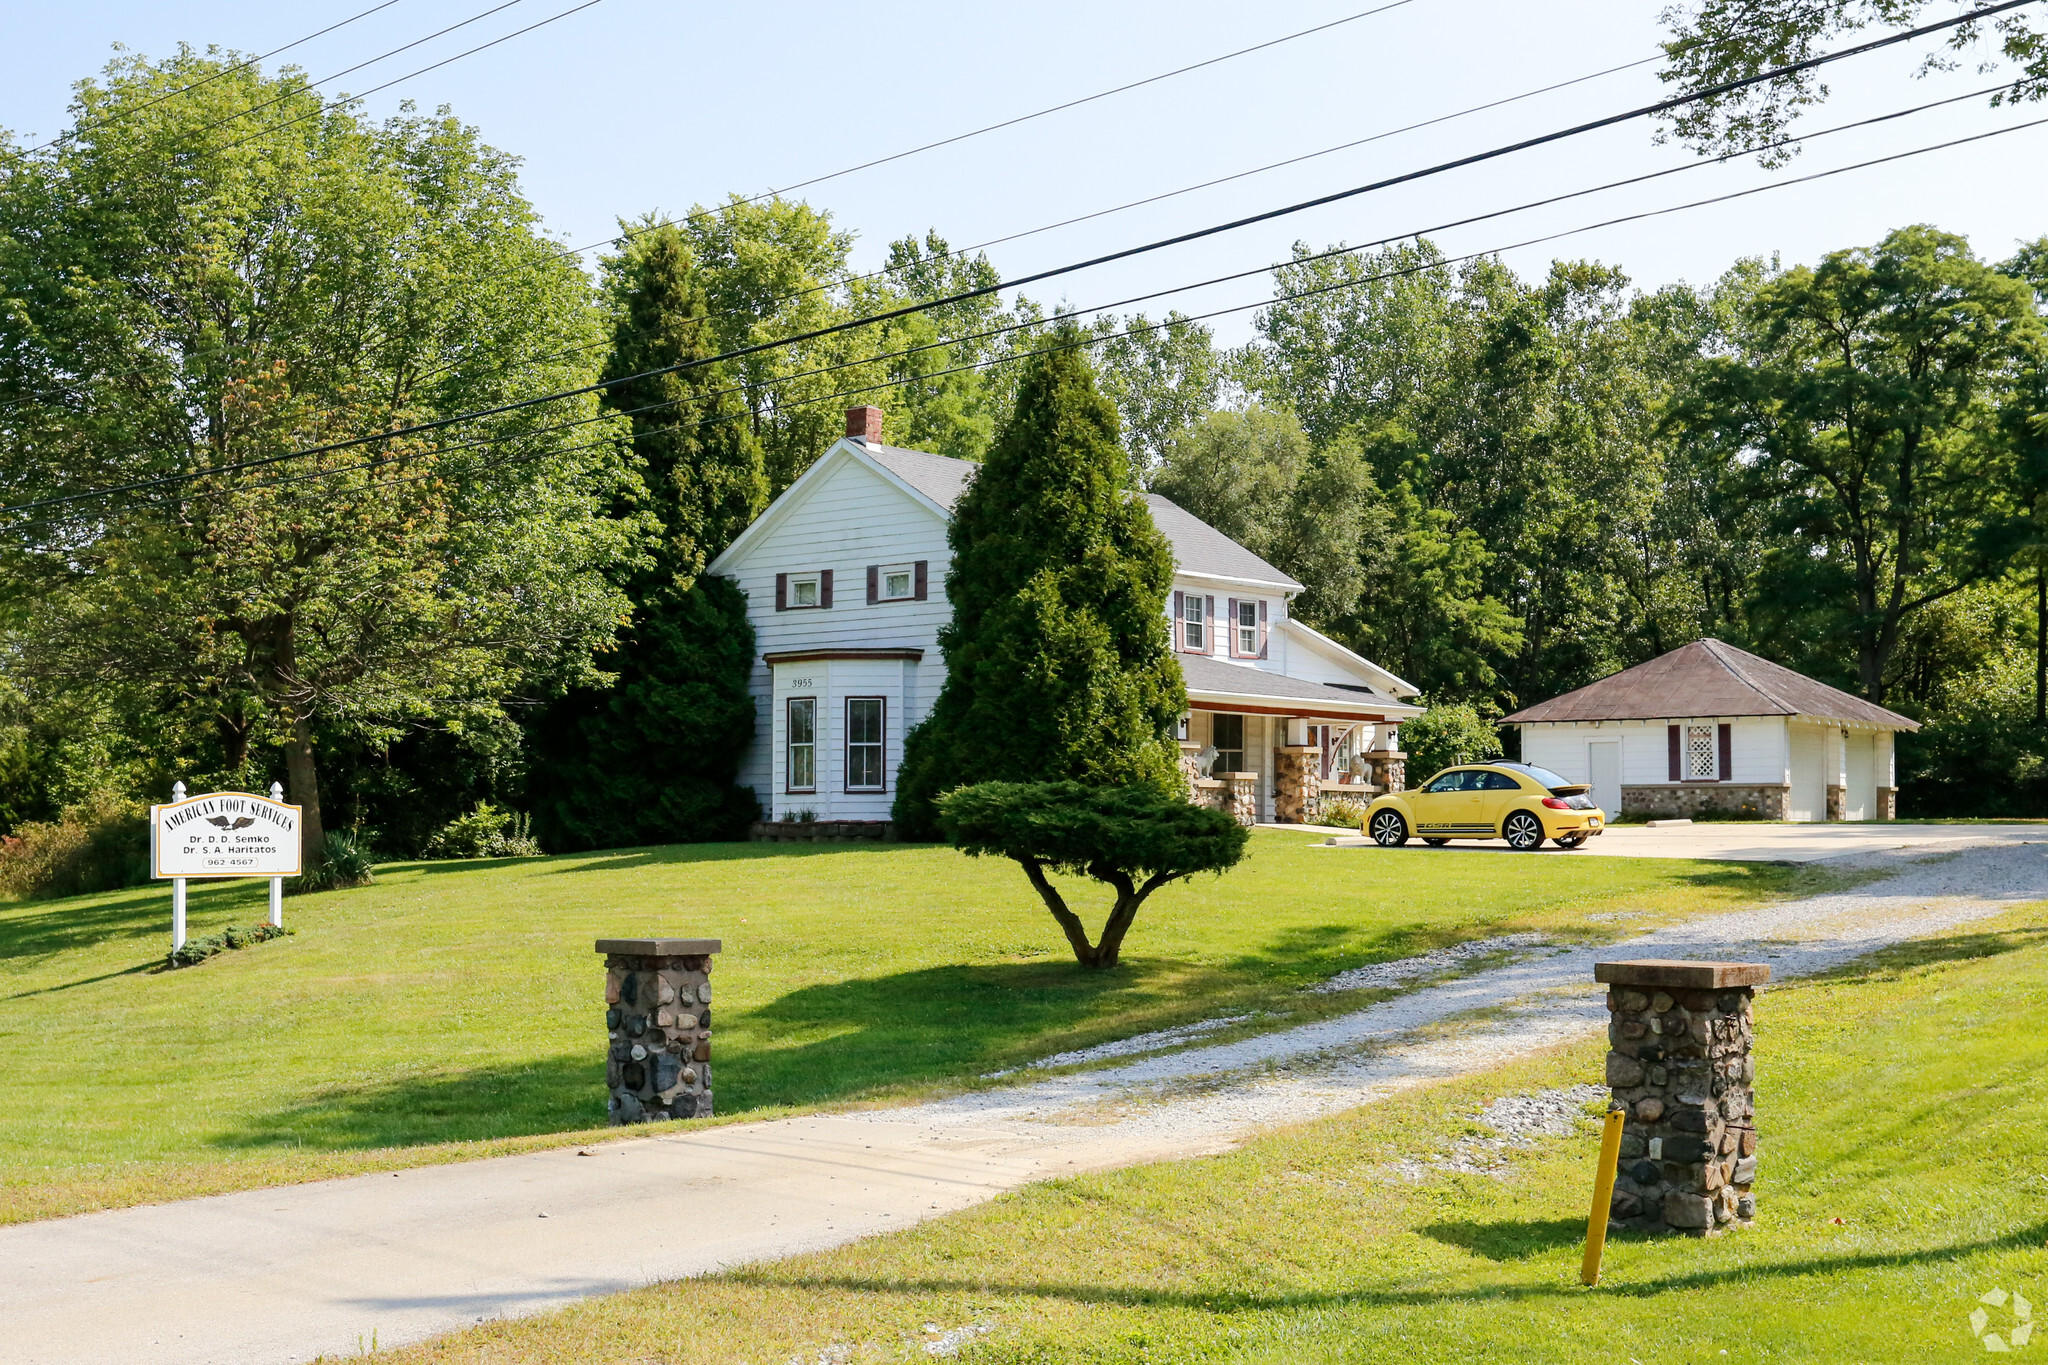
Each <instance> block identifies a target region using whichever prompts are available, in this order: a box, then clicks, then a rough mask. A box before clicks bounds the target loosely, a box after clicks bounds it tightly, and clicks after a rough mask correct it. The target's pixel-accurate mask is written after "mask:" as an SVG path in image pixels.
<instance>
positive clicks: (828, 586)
mask: <svg viewBox="0 0 2048 1365" xmlns="http://www.w3.org/2000/svg"><path fill="white" fill-rule="evenodd" d="M818 605H819V606H821V607H829V606H831V605H832V571H831V570H830V569H827V570H825V571H824V572H823V573H821V574H819V575H818Z"/></svg>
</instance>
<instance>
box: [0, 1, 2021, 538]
mask: <svg viewBox="0 0 2048 1365" xmlns="http://www.w3.org/2000/svg"><path fill="white" fill-rule="evenodd" d="M589 3H591V4H595V3H598V0H589ZM2033 3H2035V0H2002V2H2001V3H1999V4H1995V5H1987V6H1983V7H1981V8H1978V9H1974V10H1971V11H1969V12H1967V13H1965V14H1961V15H1956V16H1954V17H1951V18H1948V19H1943V20H1937V21H1936V22H1933V23H1930V24H1923V25H1921V26H1919V27H1918V28H1913V29H1906V30H1902V31H1900V32H1898V33H1893V34H1889V35H1887V36H1885V37H1882V38H1874V39H1871V40H1870V41H1868V42H1864V43H1859V44H1856V45H1854V46H1852V47H1847V48H1842V49H1839V50H1837V51H1835V52H1829V53H1823V54H1821V55H1820V56H1817V57H1809V58H1806V59H1804V60H1802V61H1798V62H1793V63H1788V64H1787V65H1785V66H1781V67H1774V68H1772V69H1770V70H1768V71H1763V72H1758V73H1756V74H1754V75H1749V76H1743V77H1739V78H1737V79H1735V80H1731V81H1724V82H1722V83H1721V84H1719V85H1714V86H1709V87H1706V88H1704V89H1701V90H1697V91H1693V92H1691V93H1689V94H1684V95H1677V96H1673V97H1671V98H1669V99H1665V100H1659V101H1657V102H1656V103H1653V104H1647V105H1641V106H1639V107H1637V108H1635V109H1630V110H1625V111H1623V112H1621V113H1617V114H1609V115H1607V116H1605V117H1603V118H1598V119H1592V120H1588V121H1586V122H1583V123H1579V124H1575V125H1572V126H1571V127H1568V128H1562V129H1557V130H1554V131H1552V132H1548V133H1542V134H1538V135H1536V136H1534V137H1529V138H1523V139H1521V140H1519V141H1517V142H1512V143H1508V144H1505V145H1503V146H1499V147H1494V148H1491V149H1489V150H1487V151H1483V152H1474V153H1471V154H1469V155H1467V156H1463V157H1458V158H1455V159H1453V160H1451V161H1444V162H1439V163H1437V164H1436V165H1434V166H1428V167H1424V168H1422V169H1419V170H1414V171H1407V172H1404V173H1402V174H1400V175H1395V176H1389V177H1386V178H1384V179H1381V180H1376V181H1371V182H1368V183H1367V184H1364V185H1358V186H1353V187H1352V188H1350V189H1344V190H1337V191H1333V192H1332V193H1329V194H1324V195H1319V196H1316V197H1315V198H1312V199H1305V200H1300V201H1298V202H1296V203H1293V204H1287V205H1283V206H1281V207H1279V208H1274V209H1268V210H1265V211H1263V212H1261V213H1255V214H1248V215H1246V216H1244V217H1240V218H1235V219H1232V220H1230V221H1228V222H1224V223H1217V224H1213V225H1211V226H1209V227H1204V228H1197V229H1194V230H1192V231H1189V232H1184V233H1179V234H1176V235H1174V236H1171V237H1164V238H1160V239H1157V240H1155V241H1152V242H1147V243H1143V244H1140V245H1138V246H1133V247H1125V248H1123V249H1121V250H1118V251H1113V252H1107V253H1104V254H1102V255H1098V256H1094V257H1091V258H1089V259H1087V260H1083V261H1078V262H1075V263H1072V264H1069V265H1063V266H1054V267H1050V268H1048V269H1045V270H1040V271H1036V272H1033V273H1031V274H1027V275H1022V276H1019V277H1017V278H1014V279H1010V280H1002V281H997V282H996V283H993V284H988V285H982V286H979V287H977V288H974V289H968V290H962V291H960V292H958V293H955V294H950V295H946V296H944V297H942V298H937V299H932V300H928V301H925V302H920V303H914V304H906V305H904V306H902V307H900V308H893V309H887V310H884V311H883V312H880V313H874V314H869V315H867V316H864V317H859V318H849V319H846V320H844V321H841V322H837V323H833V324H830V325H828V326H825V327H818V328H813V329H811V330H810V331H807V332H800V333H797V334H795V335H793V336H786V337H781V338H778V339H775V340H771V341H763V342H756V343H753V344H751V345H747V346H740V347H735V348H733V349H730V350H727V351H724V352H720V353H718V354H716V355H710V356H705V357H702V358H701V359H697V360H689V361H683V362H681V363H678V364H675V365H664V366H659V367H657V368H655V369H651V370H644V371H641V372H639V373H637V374H630V375H620V376H618V377H617V378H614V379H606V380H600V381H598V382H597V383H594V384H585V385H580V386H578V387H576V388H573V389H563V390H558V391H556V392H554V393H548V394H539V395H536V396H534V397H531V398H524V399H519V400H517V401H515V402H511V403H503V404H499V405H497V406H494V407H490V408H483V409H478V410H476V411H473V412H467V413H456V414H453V415H450V416H447V417H440V418H435V419H432V420H430V421H426V422H417V423H411V424H408V425H406V426H402V427H396V428H393V429H391V430H389V431H382V432H373V433H370V434H368V435H364V436H357V437H351V438H348V439H346V440H342V441H334V442H328V443H326V444H323V445H318V446H312V447H308V448H306V449H304V450H298V451H292V452H289V453H287V454H284V455H278V456H273V457H269V458H268V460H267V461H266V462H272V463H274V462H278V461H282V460H287V459H301V458H306V457H309V456H313V455H321V454H326V453H328V452H330V451H334V450H344V449H348V448H351V447H354V446H360V445H366V444H369V443H371V442H373V441H382V440H390V439H392V438H394V437H398V436H407V435H413V434H415V433H418V432H423V431H437V430H441V429H443V428H445V427H449V426H453V425H456V424H458V423H461V422H467V421H475V420H478V419H480V418H484V417H495V416H500V415H503V414H505V413H508V412H516V411H519V410H521V409H524V408H529V407H534V406H537V405H539V404H542V403H550V402H558V401H560V400H562V399H564V398H575V397H580V396H582V395H584V394H590V393H599V392H603V391H606V390H609V389H612V388H616V387H617V386H619V385H621V384H627V383H632V382H635V381H637V380H641V379H650V378H654V377H656V376H659V375H664V374H676V373H680V372H682V371H685V370H691V369H698V368H701V367H703V366H706V365H713V364H718V363H721V362H724V361H729V360H736V359H740V358H743V357H745V356H749V355H757V354H760V353H762V352H764V351H769V350H775V349H779V348H781V347H784V346H792V345H798V344H801V343H803V342H807V341H815V340H819V339H821V338H824V337H828V336H834V335H838V334H840V333H844V332H849V331H853V330H856V329H858V328H861V327H869V326H873V325H875V324H876V323H881V322H888V321H892V320H894V319H896V318H901V317H907V316H910V315H913V314H917V313H925V312H930V311H931V310H933V309H936V308H943V307H948V306H951V305H953V304H958V303H964V302H969V301H971V300H974V299H978V298H986V297H988V296H989V295H991V294H996V293H999V292H1000V291H1002V290H1004V289H1014V288H1019V287H1022V286H1023V285H1027V284H1034V283H1037V282H1039V281H1041V280H1047V279H1053V278H1056V277H1058V276H1061V275H1068V274H1073V273H1075V272H1077V271H1081V270H1086V269H1090V268H1092V267H1095V266H1099V265H1106V264H1110V263H1112V262H1115V261H1121V260H1127V259H1130V258H1131V257H1135V256H1140V255H1144V254H1147V253H1150V252H1154V251H1159V250H1163V249H1164V248H1166V247H1170V246H1179V245H1184V244H1186V243H1188V242H1193V241H1199V240H1201V239H1204V238H1207V237H1213V236H1216V235H1218V234H1220V233H1224V232H1230V231H1234V230H1236V229H1238V228H1243V227H1248V226H1251V225H1254V224H1257V223H1264V222H1270V221H1272V220H1274V219H1277V218H1282V217H1286V216H1288V215H1291V214H1296V213H1301V212H1303V211H1305V210H1307V209H1311V208H1319V207H1323V206H1325V205H1329V204H1334V203H1339V202H1342V201H1345V200H1348V199H1353V198H1356V197H1358V196H1360V195H1364V194H1369V193H1372V192H1374V191H1376V190H1381V189H1386V188H1389V187H1391V186H1395V185H1401V184H1408V183H1411V182H1413V181H1417V180H1421V179H1425V178H1427V177H1430V176H1435V175H1440V174H1443V173H1445V172H1447V171H1451V170H1457V169H1462V168H1464V167H1467V166H1474V165H1479V164H1482V163H1484V162H1487V161H1492V160H1496V159H1498V158H1500V157H1503V156H1508V155H1512V154H1513V153H1516V152H1521V151H1526V150H1529V149H1531V148H1534V147H1540V146H1544V145H1547V144H1549V143H1553V142H1558V141H1561V140H1563V139H1565V138H1570V137H1576V136H1578V135H1580V134H1583V133H1588V132H1592V131H1595V130H1598V129H1601V128H1609V127H1613V126H1615V125H1617V124H1620V123H1625V122H1629V121H1632V120H1635V119H1640V118H1646V117H1650V116H1652V115H1655V114H1659V113H1664V112H1667V111H1669V110H1671V109H1675V108H1679V107H1681V106H1683V105H1686V104H1689V103H1693V102H1695V101H1697V100H1701V99H1708V98H1712V97H1714V96H1717V95H1722V94H1727V93H1730V92H1732V91H1735V90H1741V89H1746V88H1748V87H1750V86H1754V85H1760V84H1763V83H1765V82H1768V81H1775V80H1781V79H1783V78H1784V77H1786V76H1789V75H1795V74H1797V73H1799V72H1802V71H1810V70H1813V69H1816V68H1818V67H1822V66H1826V65H1829V64H1831V63H1834V62H1838V61H1843V60H1846V59H1848V58H1850V57H1856V56H1862V55H1865V54H1867V53H1870V52H1875V51H1879V50H1881V49H1884V48H1888V47H1892V46H1895V45H1897V44H1899V43H1904V42H1910V41H1911V40H1913V39H1915V38H1920V37H1925V36H1927V35H1928V34H1930V33H1938V32H1941V31H1943V30H1946V29H1950V28H1954V27H1957V26H1958V25H1961V24H1965V23H1970V22H1972V21H1974V20H1978V19H1982V18H1985V17H1987V16H1989V15H1992V14H1998V13H2002V12H2004V11H2007V10H2013V9H2019V8H2021V7H2023V6H2025V5H2030V4H2033ZM1803 179H1804V178H1802V180H1800V181H1792V182H1787V183H1794V184H1797V183H1802V182H1803ZM203 477H206V473H205V471H194V472H191V473H187V474H179V475H165V476H161V477H159V478H156V479H148V480H138V481H134V482H131V483H127V484H118V485H113V486H110V487H107V488H102V489H95V490H88V491H84V492H79V493H72V494H60V495H55V496H52V497H49V498H41V499H37V500H34V501H32V502H28V503H21V504H17V505H16V506H14V507H10V508H5V509H0V511H17V512H18V511H27V510H31V509H33V508H38V507H44V506H51V505H54V504H58V503H66V502H73V501H77V500H79V499H82V498H90V497H98V496H104V495H106V494H109V493H121V492H129V491H133V490H135V489H138V488H145V487H154V486H160V485H162V484H164V483H166V482H177V481H184V480H189V479H194V478H203Z"/></svg>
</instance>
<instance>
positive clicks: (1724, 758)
mask: <svg viewBox="0 0 2048 1365" xmlns="http://www.w3.org/2000/svg"><path fill="white" fill-rule="evenodd" d="M1734 758H1735V736H1734V735H1733V734H1732V733H1730V727H1729V726H1728V725H1727V724H1726V723H1725V722H1723V724H1722V726H1721V781H1723V782H1726V781H1728V780H1729V779H1730V778H1732V777H1734V776H1735V762H1734Z"/></svg>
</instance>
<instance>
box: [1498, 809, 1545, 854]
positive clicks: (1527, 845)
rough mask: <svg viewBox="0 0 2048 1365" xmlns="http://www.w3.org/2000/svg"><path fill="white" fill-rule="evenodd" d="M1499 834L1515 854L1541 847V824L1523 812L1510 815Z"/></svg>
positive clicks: (1519, 811)
mask: <svg viewBox="0 0 2048 1365" xmlns="http://www.w3.org/2000/svg"><path fill="white" fill-rule="evenodd" d="M1500 832H1501V837H1502V838H1504V839H1506V840H1507V841H1508V847H1509V848H1512V849H1514V850H1516V851H1517V852H1520V853H1529V852H1533V851H1534V850H1536V849H1539V848H1541V847H1543V822H1542V821H1541V820H1538V819H1537V818H1536V817H1535V816H1533V815H1531V814H1529V812H1527V811H1525V810H1518V811H1516V812H1515V813H1514V814H1513V815H1510V816H1509V817H1508V818H1507V822H1506V823H1505V824H1503V825H1502V826H1501V831H1500Z"/></svg>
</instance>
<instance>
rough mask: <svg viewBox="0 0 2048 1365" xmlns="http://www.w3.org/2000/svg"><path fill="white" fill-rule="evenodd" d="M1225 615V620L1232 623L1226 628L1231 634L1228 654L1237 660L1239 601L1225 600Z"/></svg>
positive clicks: (1233, 598)
mask: <svg viewBox="0 0 2048 1365" xmlns="http://www.w3.org/2000/svg"><path fill="white" fill-rule="evenodd" d="M1223 614H1224V618H1225V619H1226V620H1228V621H1229V622H1230V624H1229V626H1227V627H1226V629H1227V630H1229V632H1230V648H1229V650H1228V653H1229V655H1230V657H1231V658H1233V659H1235V658H1237V657H1238V653H1237V599H1236V598H1235V597H1232V598H1227V599H1225V601H1224V603H1223Z"/></svg>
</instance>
